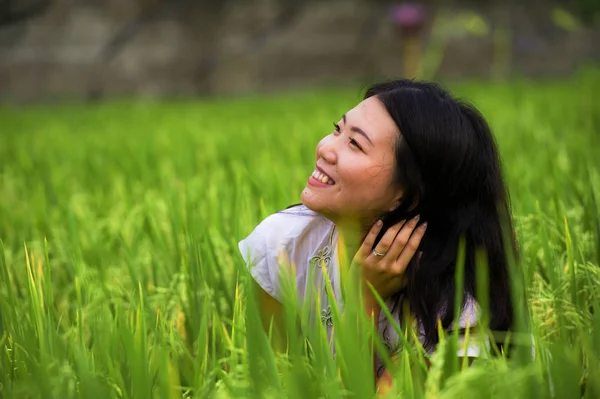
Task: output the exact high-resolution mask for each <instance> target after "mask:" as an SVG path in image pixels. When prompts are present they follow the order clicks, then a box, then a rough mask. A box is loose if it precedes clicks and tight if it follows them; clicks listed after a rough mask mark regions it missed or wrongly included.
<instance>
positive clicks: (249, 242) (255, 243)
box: [238, 205, 331, 262]
mask: <svg viewBox="0 0 600 399" xmlns="http://www.w3.org/2000/svg"><path fill="white" fill-rule="evenodd" d="M330 224H331V222H330V221H329V220H328V219H326V218H325V217H323V216H321V215H319V214H318V213H316V212H314V211H312V210H310V209H308V208H307V207H305V206H304V205H298V206H293V207H290V208H287V209H284V210H281V211H279V212H276V213H273V214H271V215H269V216H267V217H266V218H265V219H263V220H262V221H261V222H260V223H259V224H258V225H257V226H256V227H255V228H254V229H253V231H252V232H251V233H250V234H249V235H248V236H247V237H246V238H244V239H243V240H241V241H240V242H239V244H238V246H239V249H240V251H241V252H242V256H243V257H244V259H245V260H246V262H249V261H251V260H253V259H248V258H247V257H246V255H247V254H248V252H251V253H253V254H254V257H255V258H260V257H261V256H266V255H267V254H270V255H271V256H272V257H276V256H278V255H280V253H281V251H283V250H287V252H290V251H293V249H294V248H293V247H294V246H296V244H297V242H298V241H302V240H304V239H305V238H307V237H309V236H311V235H315V234H317V235H318V234H319V232H320V231H321V230H323V229H325V228H327V227H328V226H329V225H330ZM254 260H255V261H256V260H258V259H254Z"/></svg>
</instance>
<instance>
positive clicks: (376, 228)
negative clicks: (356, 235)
mask: <svg viewBox="0 0 600 399" xmlns="http://www.w3.org/2000/svg"><path fill="white" fill-rule="evenodd" d="M382 227H383V222H382V221H381V220H378V221H377V222H376V223H375V224H374V225H373V227H371V230H370V231H369V233H368V234H367V236H366V237H365V239H364V241H363V243H362V245H361V246H360V252H361V253H362V254H363V256H365V257H366V256H368V255H369V253H370V252H371V248H373V244H375V239H376V238H377V235H378V234H379V232H380V231H381V228H382Z"/></svg>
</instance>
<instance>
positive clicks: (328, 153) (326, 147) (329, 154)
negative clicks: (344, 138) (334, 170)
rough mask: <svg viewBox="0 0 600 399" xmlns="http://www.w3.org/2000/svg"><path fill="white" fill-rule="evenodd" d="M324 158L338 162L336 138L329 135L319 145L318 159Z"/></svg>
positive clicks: (331, 162) (333, 162)
mask: <svg viewBox="0 0 600 399" xmlns="http://www.w3.org/2000/svg"><path fill="white" fill-rule="evenodd" d="M319 158H323V159H324V160H325V161H326V162H327V163H330V164H332V165H335V163H336V162H337V152H336V149H335V140H334V138H333V137H332V135H329V136H327V137H325V138H323V140H321V141H320V142H319V145H318V146H317V161H318V160H319Z"/></svg>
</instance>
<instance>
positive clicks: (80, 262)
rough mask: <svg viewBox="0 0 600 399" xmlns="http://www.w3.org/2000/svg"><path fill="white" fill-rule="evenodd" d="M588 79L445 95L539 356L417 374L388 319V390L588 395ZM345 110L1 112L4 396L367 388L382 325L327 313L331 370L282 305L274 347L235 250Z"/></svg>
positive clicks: (593, 232)
mask: <svg viewBox="0 0 600 399" xmlns="http://www.w3.org/2000/svg"><path fill="white" fill-rule="evenodd" d="M599 77H600V74H599V73H598V71H597V70H590V71H582V72H581V73H579V74H578V75H577V76H574V77H572V78H570V79H565V80H562V81H554V82H529V81H514V82H510V83H505V84H497V83H494V84H492V83H480V82H471V83H463V84H461V85H460V86H457V87H453V88H452V89H454V92H455V93H457V94H458V95H460V96H462V97H465V98H469V99H472V100H473V102H474V103H475V104H476V105H477V106H478V107H479V108H480V109H481V110H482V112H483V113H484V114H485V115H486V116H487V117H488V119H489V121H490V123H491V125H492V127H493V128H494V131H495V133H496V136H497V141H498V144H499V147H500V152H501V155H502V157H503V162H504V168H505V173H506V178H507V181H508V184H509V187H510V190H511V195H512V205H513V210H514V215H515V221H516V228H517V232H518V237H519V242H520V246H521V257H520V261H519V263H518V267H519V268H520V269H519V270H520V272H522V273H516V274H515V275H520V274H522V275H523V276H524V281H523V283H524V284H525V287H526V292H527V298H526V299H527V301H526V302H527V304H528V305H529V309H523V313H524V314H525V315H527V316H529V319H530V326H531V335H529V334H528V333H526V334H525V337H523V336H519V335H518V334H515V335H514V336H510V337H508V339H509V340H511V342H515V343H520V344H521V346H525V347H526V346H527V345H525V344H527V342H528V340H530V338H533V340H534V342H535V347H534V349H533V350H534V353H535V357H532V356H531V348H525V349H524V350H523V351H522V353H521V355H519V356H514V357H513V358H511V359H507V358H505V357H504V356H503V355H500V356H498V357H496V358H490V359H488V360H486V359H478V360H476V361H475V362H474V363H473V364H472V365H471V366H470V367H467V365H466V364H465V363H464V362H459V361H458V359H457V358H456V356H455V355H454V353H455V350H456V348H457V347H458V345H461V343H460V342H458V341H457V340H456V338H457V337H456V336H454V335H448V336H445V337H443V340H442V343H441V344H440V346H439V348H438V351H437V352H436V353H435V354H434V355H433V357H432V358H431V359H429V360H430V363H431V366H430V367H427V366H426V362H425V357H426V356H425V355H424V351H423V350H422V348H420V347H419V346H418V345H417V346H415V345H414V342H415V341H416V336H415V332H414V331H412V330H411V328H409V327H410V326H404V325H403V326H393V327H394V328H395V329H396V330H397V331H398V332H399V333H400V336H401V342H402V343H403V348H404V349H403V350H402V351H401V352H400V353H398V354H397V355H396V356H395V357H394V359H393V360H392V359H391V358H390V357H389V356H385V355H384V349H383V345H382V344H381V343H380V342H378V341H375V342H374V343H375V346H376V348H378V351H379V352H380V354H381V356H382V358H383V361H384V363H386V364H387V366H388V368H389V369H390V371H391V372H392V374H393V375H394V376H395V380H396V385H395V387H394V388H393V389H392V391H391V392H389V393H388V396H389V397H403V398H408V397H428V398H469V397H473V398H475V397H477V398H487V397H489V398H492V397H511V398H529V397H537V398H544V397H585V398H593V397H598V396H599V395H600V381H598V379H597V378H594V376H597V375H599V374H600V361H599V360H598V359H600V299H599V298H600V271H599V266H600V221H599V214H600V213H599V210H600V208H599V206H600V205H599V201H600V199H599V198H600V171H599V169H598V159H600V145H599V144H600V143H599V140H600V137H599V136H598V134H597V132H598V131H599V129H600V113H599V112H598V111H599V109H598V104H600V101H599V100H600V98H598V94H597V93H599V92H600V79H599ZM357 101H359V93H358V91H356V90H348V89H346V90H325V91H320V92H305V93H302V94H294V95H280V96H274V97H256V98H244V99H236V100H214V101H210V102H208V101H207V102H195V101H189V102H186V101H172V102H161V103H144V102H139V103H133V102H113V103H109V104H104V105H94V106H83V105H69V106H56V107H51V106H46V107H37V108H31V109H17V108H4V109H2V110H0V120H2V127H3V129H2V133H1V134H2V136H1V137H2V146H0V179H1V180H0V181H1V183H0V187H1V190H2V191H1V193H2V195H0V220H1V223H0V239H1V242H0V396H1V397H4V398H96V397H97V398H107V397H116V398H182V397H185V398H188V397H197V398H204V397H215V398H226V397H235V398H244V397H261V398H264V397H277V398H280V397H296V398H304V397H332V398H337V397H346V396H353V397H368V396H369V395H371V392H372V391H373V390H372V386H373V385H372V384H373V377H372V375H371V374H370V367H371V366H370V365H371V363H370V362H371V357H370V354H369V351H368V349H367V347H368V344H367V342H368V340H369V338H372V336H373V331H372V330H371V329H370V328H369V323H368V322H367V321H366V320H365V316H364V314H363V313H364V312H361V311H360V298H359V296H358V295H353V292H354V291H352V290H353V289H354V288H353V287H354V286H353V285H352V284H349V285H348V287H345V289H347V290H350V291H349V295H348V297H349V298H354V299H353V300H349V301H348V303H347V304H346V307H345V309H344V311H341V310H340V309H334V311H333V318H334V322H335V325H336V326H337V327H338V328H337V333H336V341H335V344H336V356H335V358H333V357H332V356H331V354H330V352H329V347H328V343H327V334H326V331H325V330H324V328H323V326H321V325H319V324H318V325H316V326H314V327H313V328H311V327H309V326H310V323H309V320H308V314H309V312H308V310H309V309H307V308H306V306H308V305H305V306H304V307H302V306H300V305H299V304H298V303H297V300H296V299H295V298H294V295H291V294H290V292H288V295H286V306H285V309H286V320H285V323H286V324H287V325H288V327H289V329H290V330H291V331H292V333H291V336H290V338H289V350H288V351H287V352H286V353H278V352H276V351H274V350H273V349H272V348H271V346H270V344H269V340H268V337H267V336H266V335H265V334H264V333H263V328H262V325H261V323H260V319H259V315H258V314H259V313H258V311H259V308H258V305H257V303H255V301H254V300H253V298H254V297H253V295H251V289H250V288H251V287H252V285H251V284H249V282H250V277H249V276H248V274H247V271H246V267H245V265H244V263H243V260H242V258H241V257H240V255H239V252H238V249H237V242H238V241H239V240H240V239H241V238H242V237H244V236H246V235H247V234H248V233H250V231H251V230H252V228H253V227H254V226H255V225H256V224H257V223H258V222H259V221H260V220H261V219H262V218H264V217H265V216H267V215H268V214H270V213H272V212H275V211H277V210H279V209H282V208H283V207H285V206H287V205H289V204H291V203H296V202H298V197H299V194H300V192H301V190H302V188H303V187H304V184H305V181H306V179H307V177H308V175H309V174H310V173H311V171H312V168H313V165H314V147H315V144H316V142H317V140H318V139H319V138H320V137H321V136H322V135H324V134H327V133H328V132H329V131H330V129H331V122H332V121H334V120H337V118H339V116H340V115H341V114H342V113H343V112H345V111H346V110H347V109H348V108H350V107H352V106H353V105H355V103H356V102H357ZM484 264H485V259H484V258H482V262H481V264H480V270H485V267H484ZM459 277H460V270H459ZM487 279H488V277H487V275H486V274H485V273H484V272H482V273H481V274H478V282H479V283H480V284H481V285H482V286H485V285H486V284H493V283H494V282H493V281H488V280H487ZM292 289H293V287H292V286H291V284H288V291H291V290H292ZM480 291H481V292H485V289H481V290H480ZM481 295H482V294H480V296H481ZM480 302H481V303H483V304H485V303H486V302H485V299H480ZM483 307H484V308H485V307H486V306H483ZM485 319H486V318H485V315H484V317H483V319H482V320H485ZM298 320H299V321H300V324H301V325H303V326H304V327H305V330H306V331H305V334H306V335H307V336H308V340H306V339H305V337H304V336H303V335H300V334H299V333H297V332H296V330H295V329H294V327H295V326H297V324H296V323H297V321H298ZM483 332H485V329H484V330H483ZM471 339H479V338H478V337H476V336H473V337H472V338H471ZM490 357H491V356H490Z"/></svg>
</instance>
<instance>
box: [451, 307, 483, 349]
mask: <svg viewBox="0 0 600 399" xmlns="http://www.w3.org/2000/svg"><path fill="white" fill-rule="evenodd" d="M477 311H478V306H477V302H476V301H475V300H474V299H469V300H467V303H466V305H465V308H464V310H463V312H462V314H461V316H460V320H459V328H460V329H461V331H463V333H462V334H461V336H460V337H459V340H458V344H459V346H460V348H459V349H458V352H457V355H458V356H459V357H484V356H485V353H486V352H485V351H483V350H481V345H482V344H483V342H481V340H480V339H479V337H478V336H477V335H476V330H475V329H474V328H473V327H474V326H475V325H476V324H477ZM467 328H468V329H469V337H468V341H466V337H465V334H464V330H466V329H467Z"/></svg>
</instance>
